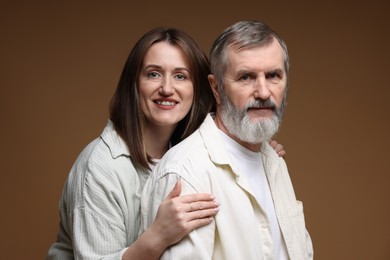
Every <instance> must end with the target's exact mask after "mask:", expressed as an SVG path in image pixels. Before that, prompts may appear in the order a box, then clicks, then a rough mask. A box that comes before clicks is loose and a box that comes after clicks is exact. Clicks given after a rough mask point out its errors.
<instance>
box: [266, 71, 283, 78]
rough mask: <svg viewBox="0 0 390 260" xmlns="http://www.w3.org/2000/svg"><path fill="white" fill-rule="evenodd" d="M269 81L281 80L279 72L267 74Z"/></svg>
mask: <svg viewBox="0 0 390 260" xmlns="http://www.w3.org/2000/svg"><path fill="white" fill-rule="evenodd" d="M266 77H267V79H280V75H279V73H277V72H270V73H267V76H266Z"/></svg>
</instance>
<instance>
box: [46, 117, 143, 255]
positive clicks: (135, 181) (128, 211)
mask: <svg viewBox="0 0 390 260" xmlns="http://www.w3.org/2000/svg"><path fill="white" fill-rule="evenodd" d="M148 177H149V173H148V171H145V170H136V169H135V168H134V166H133V164H132V162H131V159H130V154H129V151H128V149H127V146H126V144H125V143H124V142H123V140H122V139H121V138H120V137H119V136H118V134H117V133H116V132H115V130H114V127H113V124H112V122H111V121H108V123H107V125H106V127H105V129H104V131H103V133H102V134H101V136H100V138H98V139H96V140H94V141H93V142H92V143H90V144H89V145H88V146H87V147H86V148H85V149H84V150H83V151H82V152H81V154H80V155H79V157H78V158H77V160H76V162H75V163H74V165H73V167H72V169H71V172H70V174H69V177H68V179H67V181H66V183H65V187H64V190H63V193H62V197H61V200H60V205H59V206H60V217H61V223H60V230H59V232H58V236H57V241H56V242H55V243H54V244H53V245H52V246H51V248H50V249H49V252H48V256H47V259H121V258H122V255H123V253H124V251H125V250H126V249H127V247H128V246H129V245H131V244H132V243H133V242H134V241H135V240H136V239H137V238H138V232H139V227H140V198H141V192H142V189H143V187H144V185H145V182H146V180H147V178H148Z"/></svg>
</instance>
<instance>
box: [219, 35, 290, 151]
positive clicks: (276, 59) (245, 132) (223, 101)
mask: <svg viewBox="0 0 390 260" xmlns="http://www.w3.org/2000/svg"><path fill="white" fill-rule="evenodd" d="M224 81H225V82H224V87H223V89H224V94H223V93H220V94H221V95H220V99H219V100H218V98H217V102H218V103H220V104H219V108H220V112H221V114H220V116H221V120H222V122H223V124H224V127H225V128H226V129H227V130H228V132H229V133H230V134H231V135H233V136H235V137H236V138H237V139H239V140H240V141H243V142H247V143H252V144H260V143H261V142H263V141H266V140H269V139H270V138H271V137H272V136H273V135H274V134H275V133H276V131H277V130H278V128H279V123H280V119H281V116H282V113H283V111H282V110H283V106H284V104H282V103H283V99H284V95H285V92H286V85H287V75H286V71H285V68H284V51H283V49H282V47H281V46H280V44H279V42H278V41H277V40H275V39H274V41H273V42H272V43H271V44H269V45H267V46H262V47H258V46H256V47H252V48H248V49H243V50H235V49H232V48H229V49H228V67H227V70H226V72H225V75H224ZM281 108H282V109H281Z"/></svg>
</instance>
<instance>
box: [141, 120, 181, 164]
mask: <svg viewBox="0 0 390 260" xmlns="http://www.w3.org/2000/svg"><path fill="white" fill-rule="evenodd" d="M175 127H176V126H169V127H158V126H147V127H145V131H144V143H145V147H146V152H147V154H148V155H149V156H151V157H152V158H155V159H160V158H161V157H162V156H163V155H164V154H165V153H166V152H167V151H168V149H169V140H170V139H171V136H172V133H173V131H174V130H175Z"/></svg>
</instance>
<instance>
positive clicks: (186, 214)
mask: <svg viewBox="0 0 390 260" xmlns="http://www.w3.org/2000/svg"><path fill="white" fill-rule="evenodd" d="M180 193H181V182H180V181H178V182H177V183H176V185H175V187H174V188H173V189H172V191H171V192H170V194H169V195H168V197H167V198H166V199H165V200H164V201H163V202H162V203H161V205H160V207H159V209H158V211H157V216H156V219H155V222H154V223H153V225H154V226H155V228H156V231H157V232H158V235H159V236H162V239H164V240H165V242H166V243H167V245H168V246H169V245H172V244H174V243H177V242H178V241H180V240H181V239H182V238H183V237H185V236H186V235H188V234H189V233H190V232H191V231H192V230H194V229H196V228H199V227H202V226H205V225H207V224H210V223H211V222H212V220H213V217H214V216H215V215H216V214H217V213H218V211H219V203H218V202H217V201H216V200H215V197H214V196H213V195H211V194H206V193H194V194H190V195H184V196H179V195H180Z"/></svg>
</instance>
